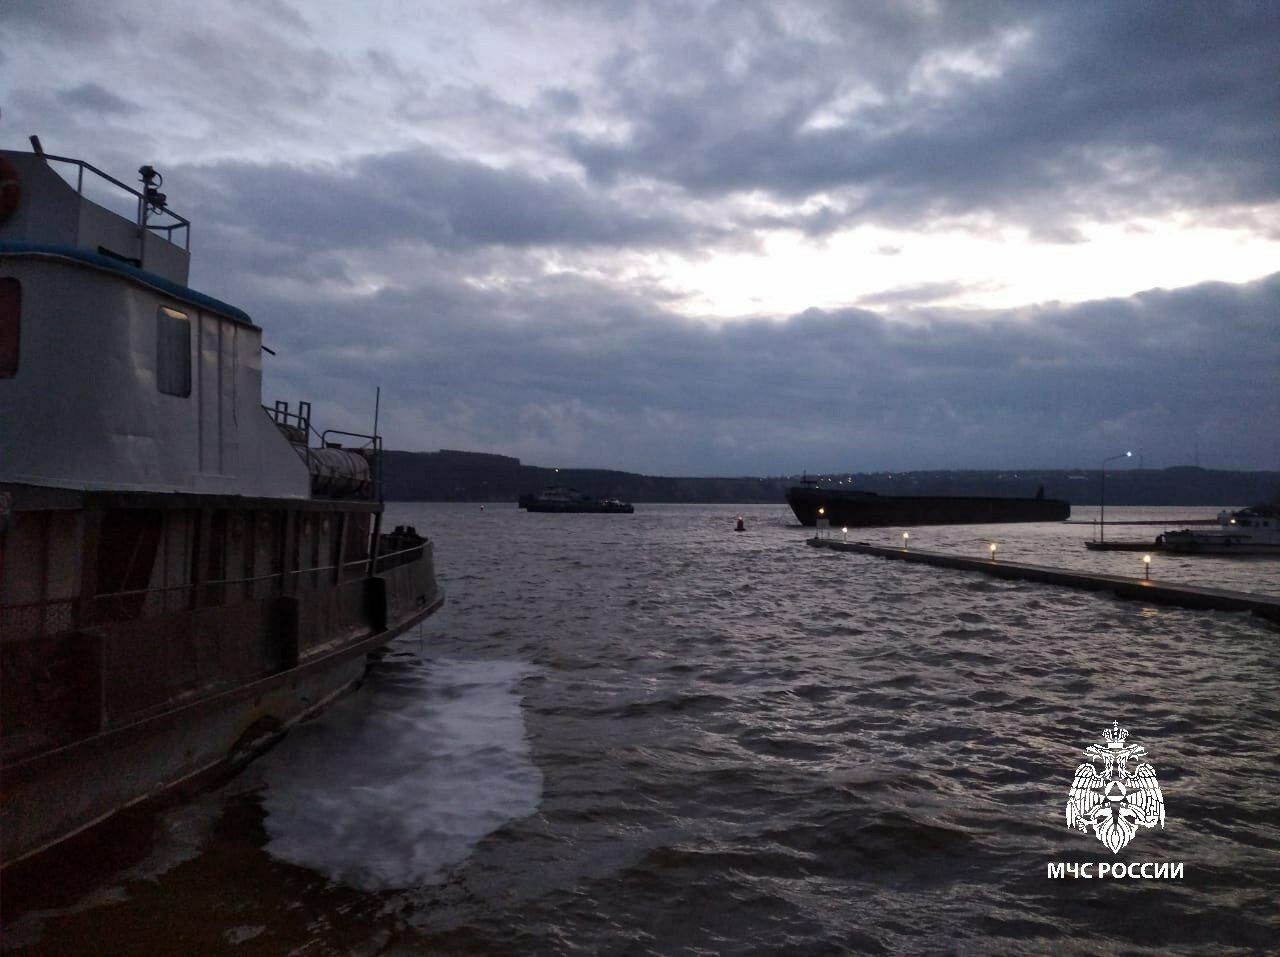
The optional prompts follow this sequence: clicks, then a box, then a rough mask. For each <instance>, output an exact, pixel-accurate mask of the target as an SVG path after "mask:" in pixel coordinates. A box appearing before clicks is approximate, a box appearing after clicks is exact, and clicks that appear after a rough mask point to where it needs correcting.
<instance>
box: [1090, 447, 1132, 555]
mask: <svg viewBox="0 0 1280 957" xmlns="http://www.w3.org/2000/svg"><path fill="white" fill-rule="evenodd" d="M1131 458H1133V453H1132V452H1119V453H1117V454H1116V455H1110V456H1108V457H1107V458H1105V459H1103V460H1102V487H1101V488H1100V489H1099V492H1098V541H1100V542H1105V541H1106V540H1107V463H1108V462H1114V461H1115V460H1116V459H1131Z"/></svg>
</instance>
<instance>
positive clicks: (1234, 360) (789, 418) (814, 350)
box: [259, 274, 1280, 474]
mask: <svg viewBox="0 0 1280 957" xmlns="http://www.w3.org/2000/svg"><path fill="white" fill-rule="evenodd" d="M263 310H264V312H265V313H266V314H264V315H259V318H260V319H262V320H263V321H264V322H265V324H266V326H267V329H268V335H269V337H270V338H271V339H272V340H273V341H274V342H275V345H276V346H277V347H279V348H280V350H281V357H280V359H279V360H278V362H279V364H278V365H276V366H274V368H273V376H274V377H275V381H276V382H277V383H278V384H279V385H280V386H281V387H282V388H283V389H284V390H285V392H286V393H287V392H288V391H289V390H290V389H297V390H299V391H298V394H299V395H301V394H302V393H303V392H305V390H306V388H307V384H308V383H316V382H324V383H325V384H326V385H325V390H324V394H325V395H326V396H328V397H329V398H330V402H331V403H332V404H331V405H328V406H327V407H326V408H325V410H324V411H326V412H327V413H328V414H331V415H333V416H336V417H341V416H342V415H343V414H344V412H343V410H344V409H348V408H362V407H363V406H365V405H368V402H367V401H366V400H367V396H364V395H363V394H362V393H363V392H366V391H368V390H369V388H370V377H369V376H370V371H369V370H374V369H376V370H377V371H376V373H374V374H375V375H376V376H377V381H378V382H379V383H380V384H381V385H382V386H383V392H384V397H385V400H386V402H387V405H386V406H385V407H384V414H385V416H386V418H385V421H386V422H387V423H388V434H389V437H390V441H391V443H392V444H393V445H395V446H398V447H409V448H423V449H429V448H436V447H441V446H444V447H455V446H459V445H461V446H464V447H469V448H484V449H488V450H493V451H506V452H508V453H512V454H518V455H522V456H524V457H525V458H526V459H530V460H532V461H535V462H541V463H543V464H558V463H584V462H587V463H591V464H594V465H599V466H604V467H618V468H632V469H643V470H649V471H660V472H668V473H686V474H687V473H690V472H700V473H708V474H743V473H762V472H763V473H774V472H779V471H793V470H798V469H801V468H810V469H817V468H831V469H840V468H860V469H870V468H887V469H905V468H929V467H1019V466H1029V465H1043V466H1057V467H1088V466H1090V464H1091V463H1094V462H1095V461H1096V460H1099V459H1100V458H1101V457H1102V456H1104V455H1107V454H1110V453H1111V452H1112V451H1113V450H1114V448H1119V447H1131V448H1139V449H1141V450H1142V451H1143V453H1144V455H1145V459H1146V462H1147V463H1148V464H1151V465H1163V464H1175V463H1179V462H1186V461H1188V460H1189V459H1190V455H1191V451H1190V450H1191V448H1192V446H1193V444H1194V442H1195V439H1196V436H1197V434H1198V437H1199V441H1200V445H1201V448H1202V449H1203V450H1204V453H1205V455H1206V458H1211V459H1213V460H1217V461H1221V462H1222V463H1224V464H1230V465H1234V466H1237V467H1246V468H1247V467H1255V468H1262V467H1275V464H1276V462H1277V461H1280V436H1277V433H1276V430H1275V428H1274V423H1275V422H1276V421H1278V420H1280V274H1277V275H1275V276H1272V277H1270V278H1269V279H1266V280H1262V281H1258V282H1254V283H1250V284H1246V285H1241V286H1232V285H1226V284H1220V283H1209V284H1204V285H1200V286H1195V287H1190V288H1186V289H1180V290H1172V291H1164V290H1153V291H1151V292H1147V293H1142V294H1140V295H1138V296H1134V297H1131V298H1128V299H1117V300H1103V301H1098V302H1089V303H1083V304H1079V305H1054V306H1045V307H1036V308H1033V309H1023V310H1009V311H1000V312H991V313H988V314H985V315H983V316H980V317H974V316H973V315H972V314H971V313H963V314H959V313H954V312H950V311H947V310H913V311H908V312H904V313H899V314H896V315H892V316H888V315H882V314H877V313H874V312H869V311H865V310H841V311H822V310H809V311H806V312H804V313H801V314H799V315H796V316H793V317H791V318H790V319H788V320H786V321H768V320H753V321H741V322H735V323H731V324H728V325H725V326H722V327H719V328H713V327H709V326H707V325H705V324H702V323H699V322H696V321H692V320H688V319H683V318H680V317H678V316H675V315H673V314H670V313H665V312H662V311H660V310H657V309H655V308H653V307H652V306H645V305H642V304H640V303H638V302H637V301H636V300H635V299H633V298H630V297H627V296H620V295H619V294H618V293H617V292H616V290H612V289H610V288H609V287H604V286H600V285H597V284H593V283H590V282H586V281H583V280H580V279H571V280H560V281H557V282H545V281H536V282H531V283H529V284H527V285H524V286H521V287H520V288H518V289H515V290H509V291H498V290H479V289H475V288H471V287H467V286H465V285H464V284H460V283H455V282H451V281H450V280H449V279H448V277H447V276H445V275H443V274H441V275H438V276H436V277H434V278H433V280H432V281H431V282H429V283H426V284H424V285H423V286H422V287H421V288H420V289H416V290H413V291H403V290H398V291H395V292H389V293H383V294H379V295H376V296H374V297H371V298H369V299H368V300H365V301H362V302H359V303H349V302H348V303H344V304H338V303H326V302H313V303H306V304H299V303H297V302H290V301H280V302H272V303H263ZM370 314H376V315H377V316H379V317H380V319H379V322H378V324H377V327H376V331H374V330H373V329H370V328H369V327H367V326H365V325H363V324H362V323H361V322H359V321H352V317H353V316H359V315H370ZM269 316H274V318H269ZM313 396H314V393H313ZM303 397H305V396H303Z"/></svg>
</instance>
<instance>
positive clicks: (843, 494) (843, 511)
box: [787, 478, 1071, 528]
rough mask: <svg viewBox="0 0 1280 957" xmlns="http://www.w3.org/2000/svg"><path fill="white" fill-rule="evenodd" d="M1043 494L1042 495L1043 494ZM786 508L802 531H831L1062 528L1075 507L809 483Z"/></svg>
mask: <svg viewBox="0 0 1280 957" xmlns="http://www.w3.org/2000/svg"><path fill="white" fill-rule="evenodd" d="M1042 492H1043V490H1042ZM787 504H788V505H790V506H791V511H793V512H794V513H795V516H796V518H797V519H799V520H800V524H801V525H805V526H807V527H809V528H813V526H814V525H815V524H817V521H818V519H820V518H825V519H827V520H828V521H830V523H831V524H832V525H833V526H850V527H857V526H870V525H880V526H885V525H986V524H989V523H996V522H1060V521H1063V520H1064V519H1066V518H1068V517H1070V515H1071V505H1070V504H1069V503H1067V502H1065V501H1062V500H1061V499H1054V498H1045V497H1044V495H1043V494H1039V495H1037V496H1036V497H1035V498H987V497H978V496H950V495H879V494H877V493H876V492H862V491H855V490H853V489H831V488H820V487H819V486H818V483H817V482H816V481H814V480H812V479H809V478H805V479H802V480H801V483H800V484H799V485H793V486H791V487H790V488H789V489H787Z"/></svg>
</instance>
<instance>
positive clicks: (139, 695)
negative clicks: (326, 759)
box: [0, 137, 444, 867]
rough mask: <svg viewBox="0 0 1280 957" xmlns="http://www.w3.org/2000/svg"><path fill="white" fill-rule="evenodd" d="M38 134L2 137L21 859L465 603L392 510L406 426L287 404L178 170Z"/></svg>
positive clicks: (1, 314) (0, 661)
mask: <svg viewBox="0 0 1280 957" xmlns="http://www.w3.org/2000/svg"><path fill="white" fill-rule="evenodd" d="M31 140H32V146H33V148H34V152H30V153H28V152H25V151H16V150H0V185H2V187H3V192H2V193H0V867H7V866H8V865H11V864H13V863H15V862H17V861H21V860H23V859H24V858H28V857H30V856H32V855H35V854H37V853H39V852H41V851H43V850H45V849H47V848H49V847H51V846H52V845H54V844H56V843H58V842H59V841H62V840H64V839H66V838H68V837H70V836H71V835H73V834H76V833H78V832H80V831H82V830H85V829H87V828H89V827H91V826H93V825H95V824H96V823H98V822H100V821H103V820H105V819H106V818H108V817H110V816H112V815H113V814H115V813H116V812H118V811H120V810H121V809H123V808H125V807H128V806H131V805H135V804H140V803H143V802H147V801H150V800H152V799H156V798H159V797H161V796H163V795H166V794H171V793H174V792H178V791H185V790H186V789H188V788H190V787H194V786H197V785H198V784H199V783H200V782H201V781H203V780H206V779H207V778H208V777H210V776H211V775H213V774H214V773H216V772H218V771H220V770H224V769H226V768H228V767H234V766H235V765H236V764H237V763H238V762H239V761H241V760H243V759H247V758H248V757H251V756H252V755H253V754H255V753H257V752H258V751H260V750H261V749H262V748H263V747H265V746H266V745H267V744H269V743H270V742H271V741H273V740H275V739H276V738H278V736H279V735H280V733H281V732H282V731H283V730H284V729H286V728H288V727H289V726H290V725H292V724H294V723H295V722H297V721H298V720H300V719H302V718H303V717H305V716H307V715H308V714H310V713H312V712H314V711H317V710H318V709H320V708H322V707H323V706H324V705H325V704H327V703H328V702H330V701H332V700H333V699H334V698H335V697H337V696H338V695H340V694H342V693H343V691H345V690H347V689H348V688H350V687H351V686H352V685H353V684H355V683H357V682H358V681H359V680H360V678H361V677H362V675H363V673H364V669H365V662H366V656H367V654H368V652H370V651H371V650H373V649H375V648H377V647H379V646H380V645H383V644H385V643H386V642H387V641H389V640H390V639H391V638H393V637H394V636H396V635H397V634H399V633H401V632H403V631H405V630H406V629H407V628H409V627H411V626H413V625H414V624H416V623H417V622H420V621H422V620H423V619H424V618H425V617H427V616H428V615H430V614H431V613H432V612H433V611H435V610H436V609H437V608H439V607H440V605H441V604H442V602H443V600H444V599H443V594H442V592H441V590H440V589H439V587H438V586H437V584H436V580H435V574H434V566H433V560H432V546H431V543H430V542H429V541H428V540H427V539H425V538H423V537H422V536H420V535H418V534H417V532H416V531H415V530H414V529H413V528H411V527H401V528H397V529H396V530H395V531H394V532H392V533H391V534H383V532H382V515H383V503H382V495H381V476H380V459H381V451H382V440H381V438H380V437H379V436H378V435H377V434H372V435H357V434H354V433H346V432H339V431H335V430H329V431H327V432H319V433H317V431H316V430H315V429H314V428H313V427H312V423H311V414H310V411H311V410H310V406H309V404H308V403H306V402H300V403H298V404H297V406H296V407H294V408H291V407H290V405H289V404H288V403H283V402H277V403H276V404H275V405H274V406H273V407H272V408H270V409H267V408H265V407H264V406H263V405H262V401H261V387H262V352H263V350H264V347H263V345H262V330H261V328H260V327H258V326H257V325H255V324H254V323H253V321H252V320H251V319H250V318H249V316H248V315H246V314H245V313H244V312H242V311H241V310H240V309H237V308H235V307H234V306H231V305H228V304H227V303H224V302H220V301H219V300H217V299H213V298H211V297H209V296H206V295H202V294H201V293H199V292H196V291H194V290H192V289H190V288H188V286H187V273H188V264H189V261H190V257H189V252H188V247H189V236H190V228H191V224H190V222H189V221H188V220H186V219H184V218H183V217H181V216H179V215H177V214H176V213H174V212H173V211H172V210H171V209H170V208H169V205H168V200H167V197H166V196H165V195H164V194H163V193H161V192H160V186H161V184H162V179H161V177H160V175H159V174H158V173H157V172H156V171H155V170H154V169H152V168H151V167H149V166H144V167H142V168H141V169H140V170H139V173H140V177H141V189H135V188H133V187H130V186H127V185H126V184H124V183H123V182H121V181H120V180H117V179H115V178H113V177H111V176H109V175H107V174H106V173H103V172H102V171H100V170H98V169H96V168H95V167H93V166H91V165H90V164H89V163H86V162H84V161H82V160H78V159H71V158H68V157H61V156H52V155H48V154H45V153H44V152H43V150H42V149H41V147H40V142H39V140H38V139H37V138H36V137H32V138H31ZM59 171H60V172H61V174H62V175H60V172H59ZM64 175H65V178H64ZM90 187H93V188H96V189H98V190H100V191H104V192H110V193H111V194H113V195H114V198H115V200H116V201H117V202H116V205H118V206H127V207H128V208H131V209H132V210H134V212H135V215H133V216H132V218H129V217H126V216H124V215H119V214H117V213H115V212H113V211H111V210H110V209H108V208H106V207H104V206H100V205H98V204H97V203H96V202H93V201H91V200H90V199H89V198H87V196H86V195H85V192H86V189H87V188H90ZM95 195H98V194H97V193H95ZM376 431H377V430H376V427H375V429H374V432H375V433H376Z"/></svg>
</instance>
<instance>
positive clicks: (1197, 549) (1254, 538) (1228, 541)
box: [1156, 505, 1280, 555]
mask: <svg viewBox="0 0 1280 957" xmlns="http://www.w3.org/2000/svg"><path fill="white" fill-rule="evenodd" d="M1218 521H1219V526H1220V527H1218V528H1210V529H1191V528H1184V529H1182V530H1180V531H1176V532H1165V533H1164V534H1163V535H1160V536H1159V537H1158V538H1157V539H1156V542H1157V543H1158V544H1159V545H1161V547H1163V549H1164V550H1165V551H1169V552H1181V553H1183V554H1193V555H1194V554H1201V555H1280V505H1255V506H1253V507H1251V508H1245V509H1241V510H1240V511H1238V512H1223V513H1221V514H1220V515H1219V516H1218Z"/></svg>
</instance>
